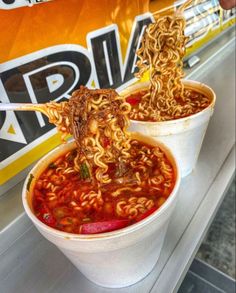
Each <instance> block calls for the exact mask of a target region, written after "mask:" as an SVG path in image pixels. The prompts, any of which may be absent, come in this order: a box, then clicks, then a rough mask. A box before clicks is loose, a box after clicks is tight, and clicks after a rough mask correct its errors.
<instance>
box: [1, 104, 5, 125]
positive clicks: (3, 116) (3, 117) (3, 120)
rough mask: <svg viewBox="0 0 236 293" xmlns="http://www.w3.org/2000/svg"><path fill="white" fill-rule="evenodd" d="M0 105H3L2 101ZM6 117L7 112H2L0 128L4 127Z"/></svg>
mask: <svg viewBox="0 0 236 293" xmlns="http://www.w3.org/2000/svg"><path fill="white" fill-rule="evenodd" d="M0 105H1V102H0ZM5 119H6V113H5V112H2V113H1V112H0V129H1V128H2V126H3V124H4V122H5Z"/></svg>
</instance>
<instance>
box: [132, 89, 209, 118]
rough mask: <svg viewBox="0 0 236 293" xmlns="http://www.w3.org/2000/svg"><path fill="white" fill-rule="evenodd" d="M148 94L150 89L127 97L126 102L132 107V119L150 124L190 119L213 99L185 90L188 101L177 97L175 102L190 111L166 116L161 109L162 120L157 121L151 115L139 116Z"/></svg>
mask: <svg viewBox="0 0 236 293" xmlns="http://www.w3.org/2000/svg"><path fill="white" fill-rule="evenodd" d="M148 92H149V89H143V90H140V91H136V92H134V93H132V94H131V95H129V96H127V97H126V102H128V103H129V104H130V105H131V106H132V110H131V113H130V114H129V116H130V119H133V120H139V121H148V122H157V121H168V120H174V119H180V118H184V117H188V116H190V115H193V114H196V113H198V112H200V111H202V110H204V109H205V108H207V107H208V106H209V105H210V103H211V99H210V98H208V97H207V96H205V95H203V94H202V93H200V92H197V91H194V90H190V89H185V91H184V93H185V97H186V100H185V101H183V100H182V98H180V97H175V101H176V104H177V105H179V106H180V107H184V106H185V107H186V106H187V107H186V109H187V108H188V107H189V109H188V110H184V111H183V112H182V113H177V114H176V112H174V113H169V114H168V115H166V113H165V112H164V111H162V109H161V108H160V109H158V111H159V112H160V116H161V120H159V119H158V118H156V119H155V118H153V117H151V115H139V114H138V113H139V112H142V110H140V106H141V108H143V107H144V106H143V105H142V103H143V100H142V98H143V97H144V96H145V95H146V94H148ZM144 108H147V107H146V106H145V107H144ZM190 109H191V110H190Z"/></svg>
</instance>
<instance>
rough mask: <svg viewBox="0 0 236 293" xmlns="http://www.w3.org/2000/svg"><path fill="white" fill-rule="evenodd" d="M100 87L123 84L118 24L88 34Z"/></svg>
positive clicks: (112, 86) (115, 86)
mask: <svg viewBox="0 0 236 293" xmlns="http://www.w3.org/2000/svg"><path fill="white" fill-rule="evenodd" d="M88 42H89V44H88V46H89V47H90V46H91V50H92V54H93V59H94V66H95V72H96V74H97V83H98V85H97V86H98V87H99V88H109V87H111V88H117V87H119V86H120V85H121V84H122V76H121V64H120V61H121V60H120V57H121V56H119V54H120V48H118V42H117V31H116V25H112V26H110V27H109V28H108V29H106V30H105V29H101V30H97V31H95V32H93V33H91V34H89V35H88Z"/></svg>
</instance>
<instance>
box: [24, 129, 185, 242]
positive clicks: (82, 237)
mask: <svg viewBox="0 0 236 293" xmlns="http://www.w3.org/2000/svg"><path fill="white" fill-rule="evenodd" d="M132 134H135V135H138V137H144V138H146V139H148V140H149V141H151V142H153V144H156V145H157V146H160V148H161V149H162V150H163V151H164V153H165V154H166V155H167V157H168V158H169V159H170V160H171V164H172V166H173V167H174V170H175V173H176V178H175V184H174V188H173V189H172V191H171V193H170V195H169V196H168V198H167V200H166V201H165V202H164V204H163V205H162V206H161V207H160V208H158V209H157V210H156V211H154V212H153V213H152V214H151V215H149V216H148V217H146V218H144V219H143V220H141V221H139V222H137V223H134V224H132V225H129V226H127V227H124V228H122V229H118V230H114V231H110V232H104V233H97V234H75V233H68V232H64V231H61V230H57V229H54V228H52V227H50V226H47V225H46V224H44V223H43V222H41V221H40V220H39V219H38V218H37V217H36V216H35V215H34V213H33V211H32V210H31V208H30V206H29V203H28V192H29V191H28V190H27V185H28V182H29V180H30V177H31V176H32V174H33V173H34V172H35V171H36V170H37V169H38V167H39V166H40V165H42V163H43V161H44V160H45V159H46V158H48V157H50V156H51V155H52V154H53V153H54V152H57V151H59V150H60V149H63V148H65V147H66V145H67V146H70V145H73V144H75V142H74V141H70V142H68V143H67V144H64V145H63V144H62V145H60V146H58V147H56V148H55V149H53V150H51V151H50V152H48V153H47V154H46V155H45V156H43V157H42V158H41V159H40V160H39V161H38V162H37V163H36V164H35V166H34V167H33V168H32V170H31V171H30V172H29V173H28V175H27V177H26V179H25V182H24V185H23V189H22V202H23V206H24V209H25V212H26V214H27V215H28V217H29V218H30V219H31V220H32V222H33V223H34V224H35V226H36V227H37V228H38V227H40V228H41V229H42V230H43V231H46V232H48V233H50V234H52V235H54V236H56V237H58V238H64V239H68V240H75V241H81V242H82V241H83V242H86V241H99V240H108V239H111V238H112V239H114V238H117V237H121V236H124V235H126V234H129V233H132V232H135V231H137V230H139V229H140V228H142V227H143V226H146V225H148V224H149V223H151V222H152V221H154V220H156V219H157V218H159V217H160V216H161V215H162V214H163V213H164V212H165V211H166V210H167V209H168V207H169V206H170V205H171V203H172V202H173V201H174V199H175V198H176V196H177V193H178V189H179V186H180V182H181V174H180V172H181V171H180V167H179V164H178V162H177V160H176V158H175V156H174V155H173V152H172V151H171V150H170V149H169V148H168V147H167V146H166V145H165V144H163V143H162V142H160V141H157V140H154V139H152V138H151V137H149V136H145V135H142V134H140V133H135V132H132Z"/></svg>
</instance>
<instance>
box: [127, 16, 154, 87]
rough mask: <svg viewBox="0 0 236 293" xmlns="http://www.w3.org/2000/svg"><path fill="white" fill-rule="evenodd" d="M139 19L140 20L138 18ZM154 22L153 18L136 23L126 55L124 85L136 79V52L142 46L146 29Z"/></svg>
mask: <svg viewBox="0 0 236 293" xmlns="http://www.w3.org/2000/svg"><path fill="white" fill-rule="evenodd" d="M137 19H138V18H137ZM151 22H152V19H151V17H150V16H149V17H147V18H144V19H140V20H137V21H136V22H135V26H134V29H133V31H132V34H131V36H130V38H131V40H130V44H129V48H128V50H129V51H128V52H127V53H126V58H127V61H126V62H125V64H126V66H125V74H124V78H123V83H126V82H128V81H129V80H131V79H132V78H133V77H134V73H135V72H137V67H136V66H135V63H136V51H137V50H138V48H139V47H140V45H141V38H142V36H143V34H144V32H145V28H146V27H147V25H149V23H151Z"/></svg>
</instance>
